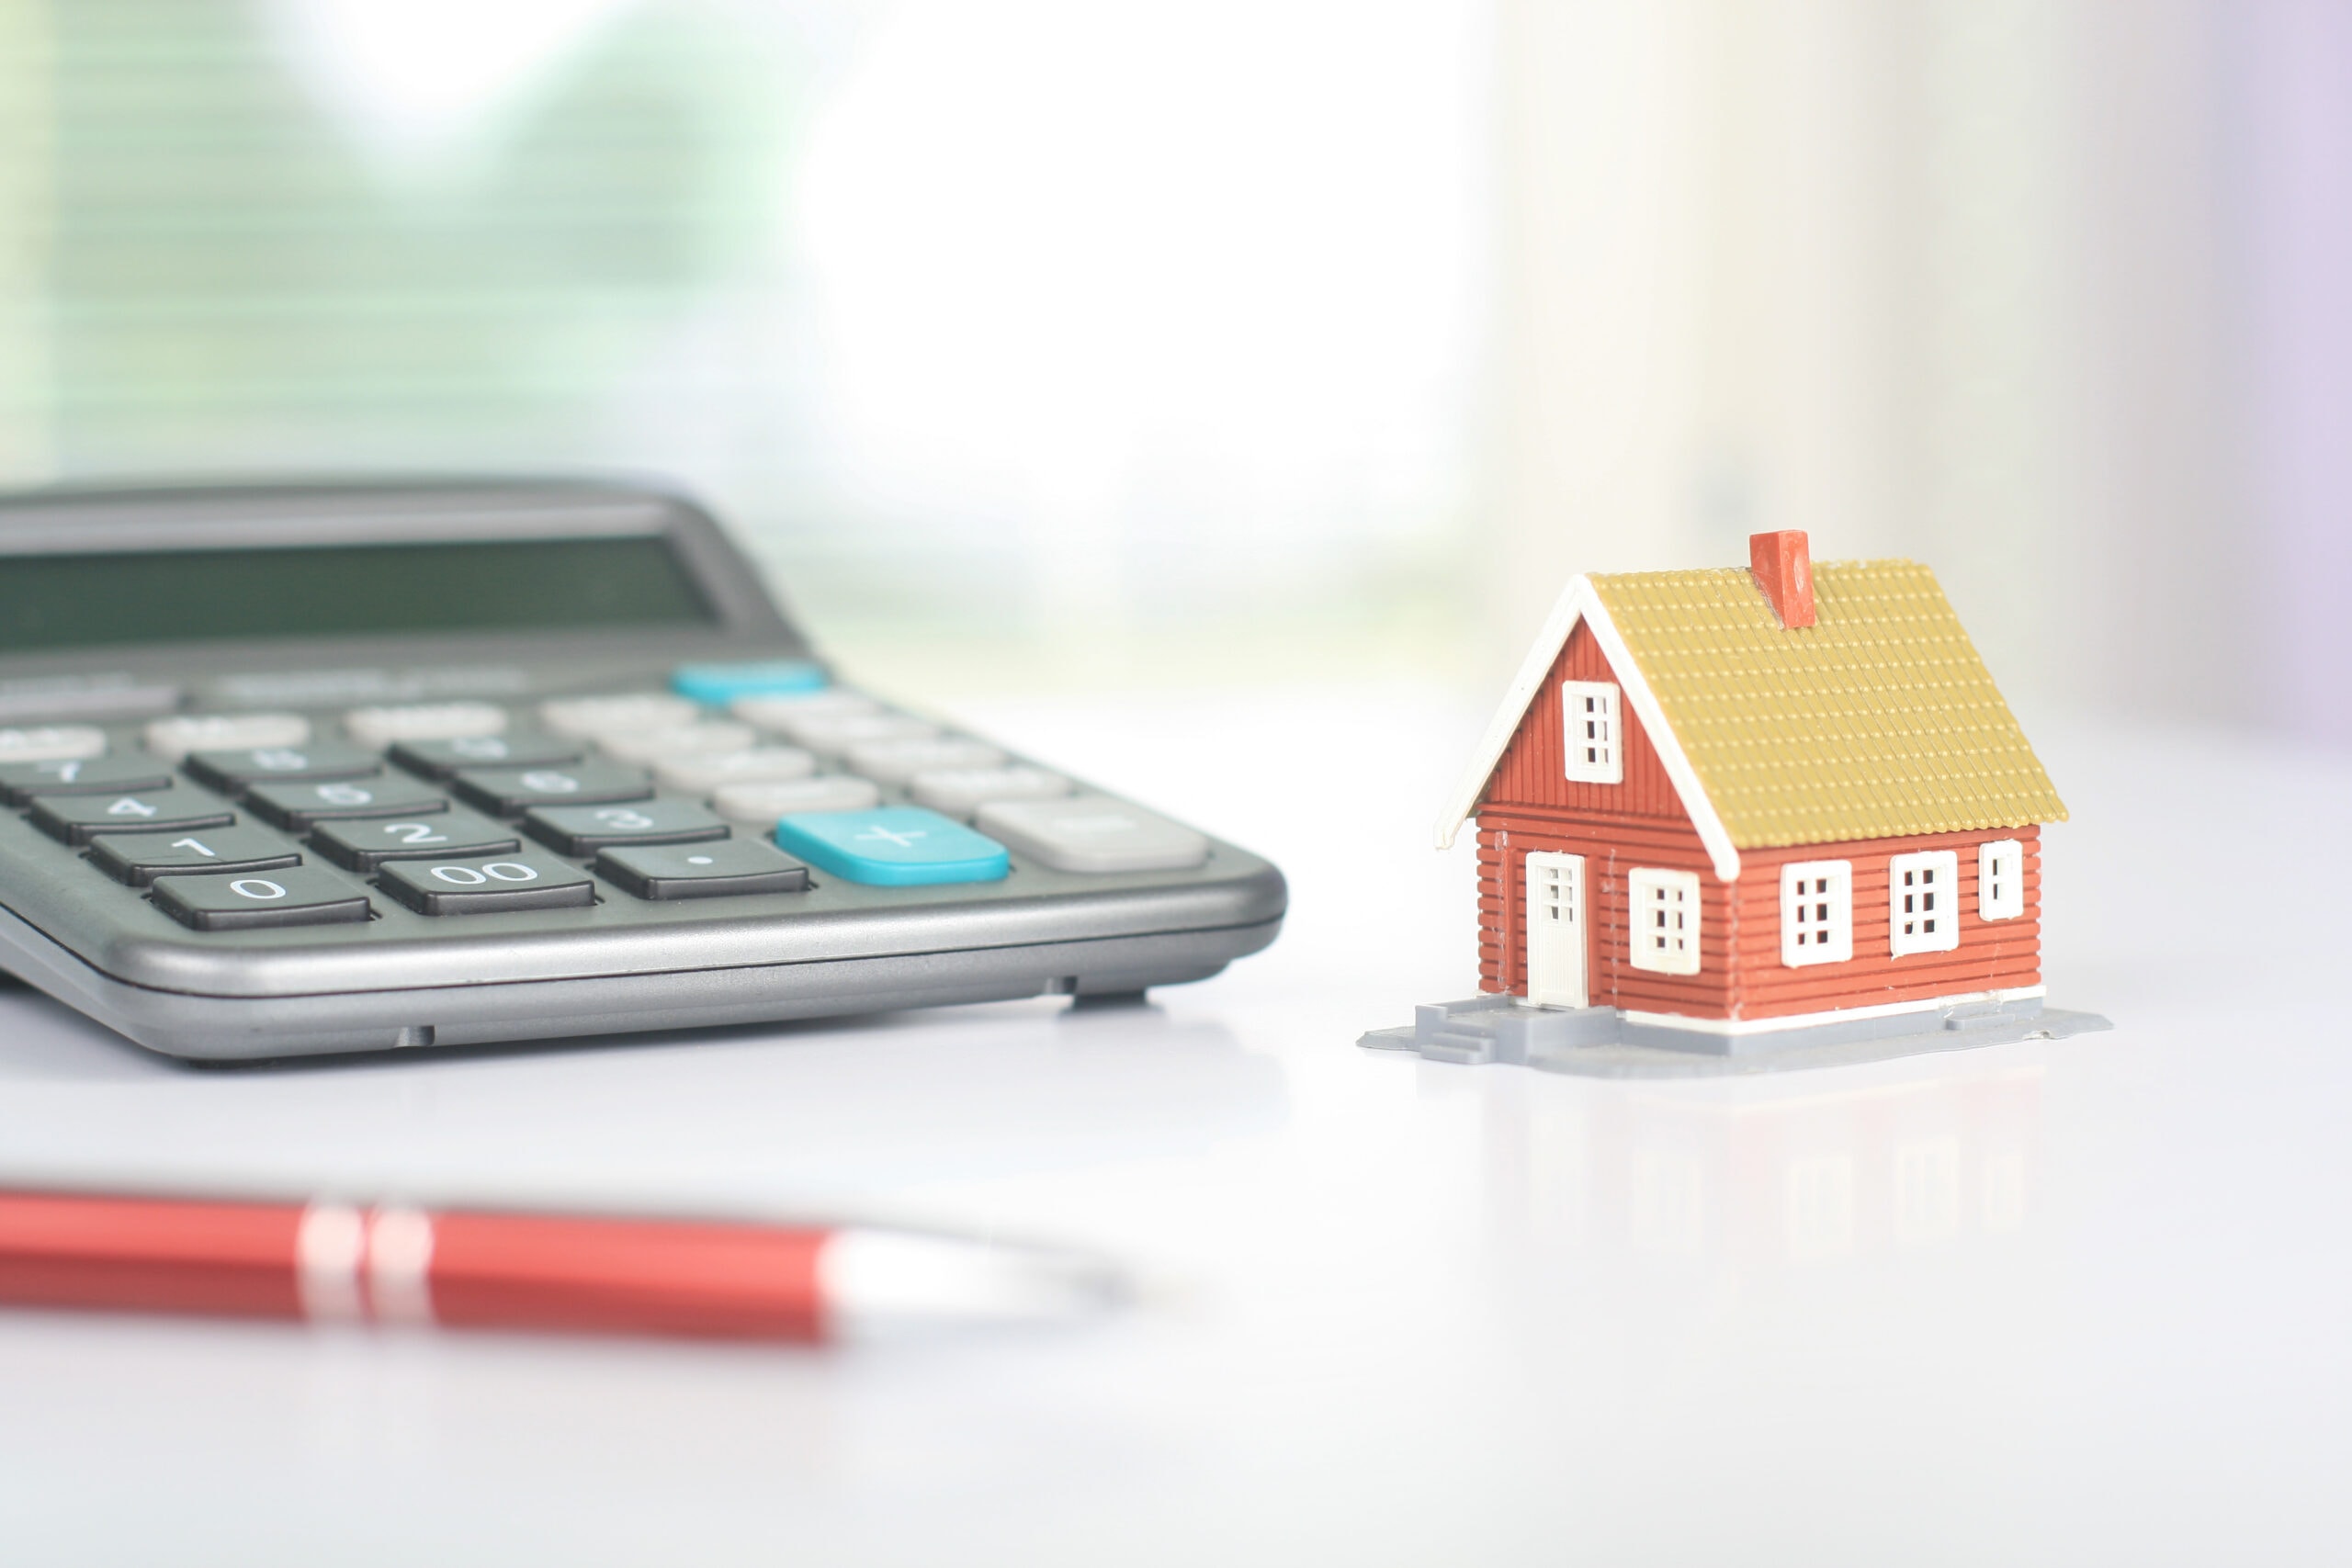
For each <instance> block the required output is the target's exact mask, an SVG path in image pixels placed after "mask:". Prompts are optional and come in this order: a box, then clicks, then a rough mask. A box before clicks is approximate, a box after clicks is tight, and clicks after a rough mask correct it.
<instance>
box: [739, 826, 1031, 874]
mask: <svg viewBox="0 0 2352 1568" xmlns="http://www.w3.org/2000/svg"><path fill="white" fill-rule="evenodd" d="M775 841H776V843H777V845H778V846H779V847H781V848H783V849H785V850H787V851H789V852H791V853H793V854H796V855H797V856H799V857H800V858H801V859H802V860H805V861H807V862H808V863H809V864H810V865H813V866H815V867H816V868H817V869H818V870H820V871H827V872H831V873H832V874H834V875H835V876H838V877H840V878H842V880H843V881H845V882H862V883H864V884H865V885H866V886H869V887H922V886H931V885H933V884H935V883H943V882H994V881H996V880H997V879H998V878H1000V877H1001V876H1003V875H1004V874H1006V873H1008V872H1010V871H1011V870H1012V858H1011V857H1010V856H1008V855H1007V854H1006V853H1005V852H1004V846H1003V845H1002V844H1000V843H998V842H997V841H996V840H994V839H987V838H982V837H981V836H980V835H979V834H978V833H975V832H973V831H972V830H971V829H969V828H967V827H965V826H964V825H963V824H962V823H961V822H957V821H955V820H953V819H952V818H945V817H942V816H941V815H940V814H939V813H938V812H936V811H926V810H924V809H923V808H922V807H919V806H882V807H875V808H874V809H872V810H870V811H809V812H798V813H795V814H794V815H792V816H790V817H786V818H783V819H782V820H781V821H779V822H777V823H776V825H775Z"/></svg>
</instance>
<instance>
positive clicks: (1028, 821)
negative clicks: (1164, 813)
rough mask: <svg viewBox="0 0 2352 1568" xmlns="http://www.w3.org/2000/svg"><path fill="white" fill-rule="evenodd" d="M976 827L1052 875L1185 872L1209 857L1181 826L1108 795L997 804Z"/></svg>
mask: <svg viewBox="0 0 2352 1568" xmlns="http://www.w3.org/2000/svg"><path fill="white" fill-rule="evenodd" d="M976 823H977V826H978V828H979V829H980V831H981V832H983V833H988V834H990V835H992V836H994V837H996V838H999V839H1001V840H1004V841H1005V842H1006V843H1007V844H1009V845H1011V846H1012V848H1014V849H1016V850H1019V851H1020V852H1022V853H1023V854H1024V855H1027V856H1028V857H1029V858H1030V859H1032V860H1035V861H1037V862H1039V863H1043V864H1045V865H1048V866H1051V867H1052V868H1053V869H1054V870H1056V871H1075V872H1088V873H1093V874H1098V875H1100V874H1108V873H1113V872H1122V871H1183V870H1188V869H1190V868H1191V867H1193V866H1196V865H1198V864H1200V863H1202V862H1203V861H1204V860H1206V859H1208V857H1209V841H1208V840H1206V839H1205V838H1204V837H1202V836H1201V835H1200V834H1198V833H1195V832H1194V831H1193V829H1190V828H1187V827H1185V826H1184V825H1183V824H1182V823H1181V822H1170V820H1169V819H1168V818H1165V817H1161V816H1159V815H1158V814H1157V813H1155V812H1150V811H1146V810H1144V809H1143V808H1142V807H1135V806H1129V805H1128V804H1127V803H1126V802H1125V801H1123V800H1113V799H1111V798H1109V797H1108V796H1107V795H1069V796H1067V797H1065V798H1063V799H1060V800H1001V801H997V802H994V803H992V804H990V805H988V806H983V807H980V809H979V812H978V817H977V818H976Z"/></svg>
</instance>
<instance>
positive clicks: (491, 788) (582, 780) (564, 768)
mask: <svg viewBox="0 0 2352 1568" xmlns="http://www.w3.org/2000/svg"><path fill="white" fill-rule="evenodd" d="M449 782H450V784H453V785H455V786H456V788H457V791H458V794H459V795H464V796H465V797H466V799H467V800H468V801H469V802H470V803H471V804H473V805H475V806H479V807H481V808H482V809H483V810H484V811H488V812H491V813H492V814H493V815H495V816H499V817H520V816H521V815H522V814H523V813H524V812H526V811H528V810H530V809H531V808H532V807H535V806H609V805H611V804H613V803H614V802H615V801H621V800H643V799H645V798H646V797H647V796H648V795H651V794H652V793H653V783H652V781H651V780H650V779H649V778H648V777H646V774H645V770H644V769H642V768H631V767H627V766H624V765H623V764H621V763H619V762H571V763H566V764H564V765H561V766H556V767H545V768H467V769H464V770H462V771H461V772H459V773H456V774H454V775H452V776H451V778H450V780H449Z"/></svg>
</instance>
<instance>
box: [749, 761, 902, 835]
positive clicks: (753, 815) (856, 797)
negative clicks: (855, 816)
mask: <svg viewBox="0 0 2352 1568" xmlns="http://www.w3.org/2000/svg"><path fill="white" fill-rule="evenodd" d="M881 801H882V789H881V786H880V785H878V784H876V783H875V782H874V781H873V780H872V779H855V778H851V777H849V776H847V775H846V774H842V773H828V774H826V775H825V776H824V777H822V778H814V779H778V780H776V781H775V782H774V783H771V784H726V785H723V786H722V787H721V788H720V789H719V790H718V793H717V794H716V795H712V796H711V797H710V805H711V808H712V809H713V810H715V811H717V812H718V814H719V815H720V816H721V817H724V818H727V819H728V820H729V822H741V823H742V824H743V825H744V826H745V827H747V828H757V829H761V830H762V831H763V832H764V831H765V830H767V829H770V828H773V827H775V825H776V823H777V822H778V821H779V820H781V819H782V818H786V817H789V816H792V815H793V814H794V813H796V812H800V811H864V810H865V809H866V808H867V807H873V806H878V805H880V804H881Z"/></svg>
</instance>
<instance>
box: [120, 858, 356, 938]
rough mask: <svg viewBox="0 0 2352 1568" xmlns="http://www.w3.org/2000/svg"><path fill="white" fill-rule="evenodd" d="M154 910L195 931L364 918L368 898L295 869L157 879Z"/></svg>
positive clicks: (325, 876)
mask: <svg viewBox="0 0 2352 1568" xmlns="http://www.w3.org/2000/svg"><path fill="white" fill-rule="evenodd" d="M155 907H156V908H159V909H161V910H163V911H164V913H165V914H167V915H169V916H171V917H172V918H173V919H175V920H177V921H179V922H180V923H181V924H182V925H187V926H194V927H195V928H196V929H197V930H198V931H246V930H250V929H252V928H254V927H256V926H327V925H341V924H343V923H345V922H346V921H351V920H364V919H367V918H368V914H369V912H370V910H371V908H373V907H372V906H371V905H370V904H369V903H368V896H367V895H366V894H365V893H362V892H361V891H360V890H359V889H358V888H356V887H354V886H352V885H351V884H350V883H348V882H345V881H344V880H343V879H342V878H341V877H339V876H336V875H335V874H333V873H332V872H325V871H318V870H314V869H313V868H311V867H310V866H304V865H298V866H294V867H292V868H290V869H288V870H286V871H266V872H254V873H252V874H247V875H243V876H159V877H157V878H156V879H155Z"/></svg>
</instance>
